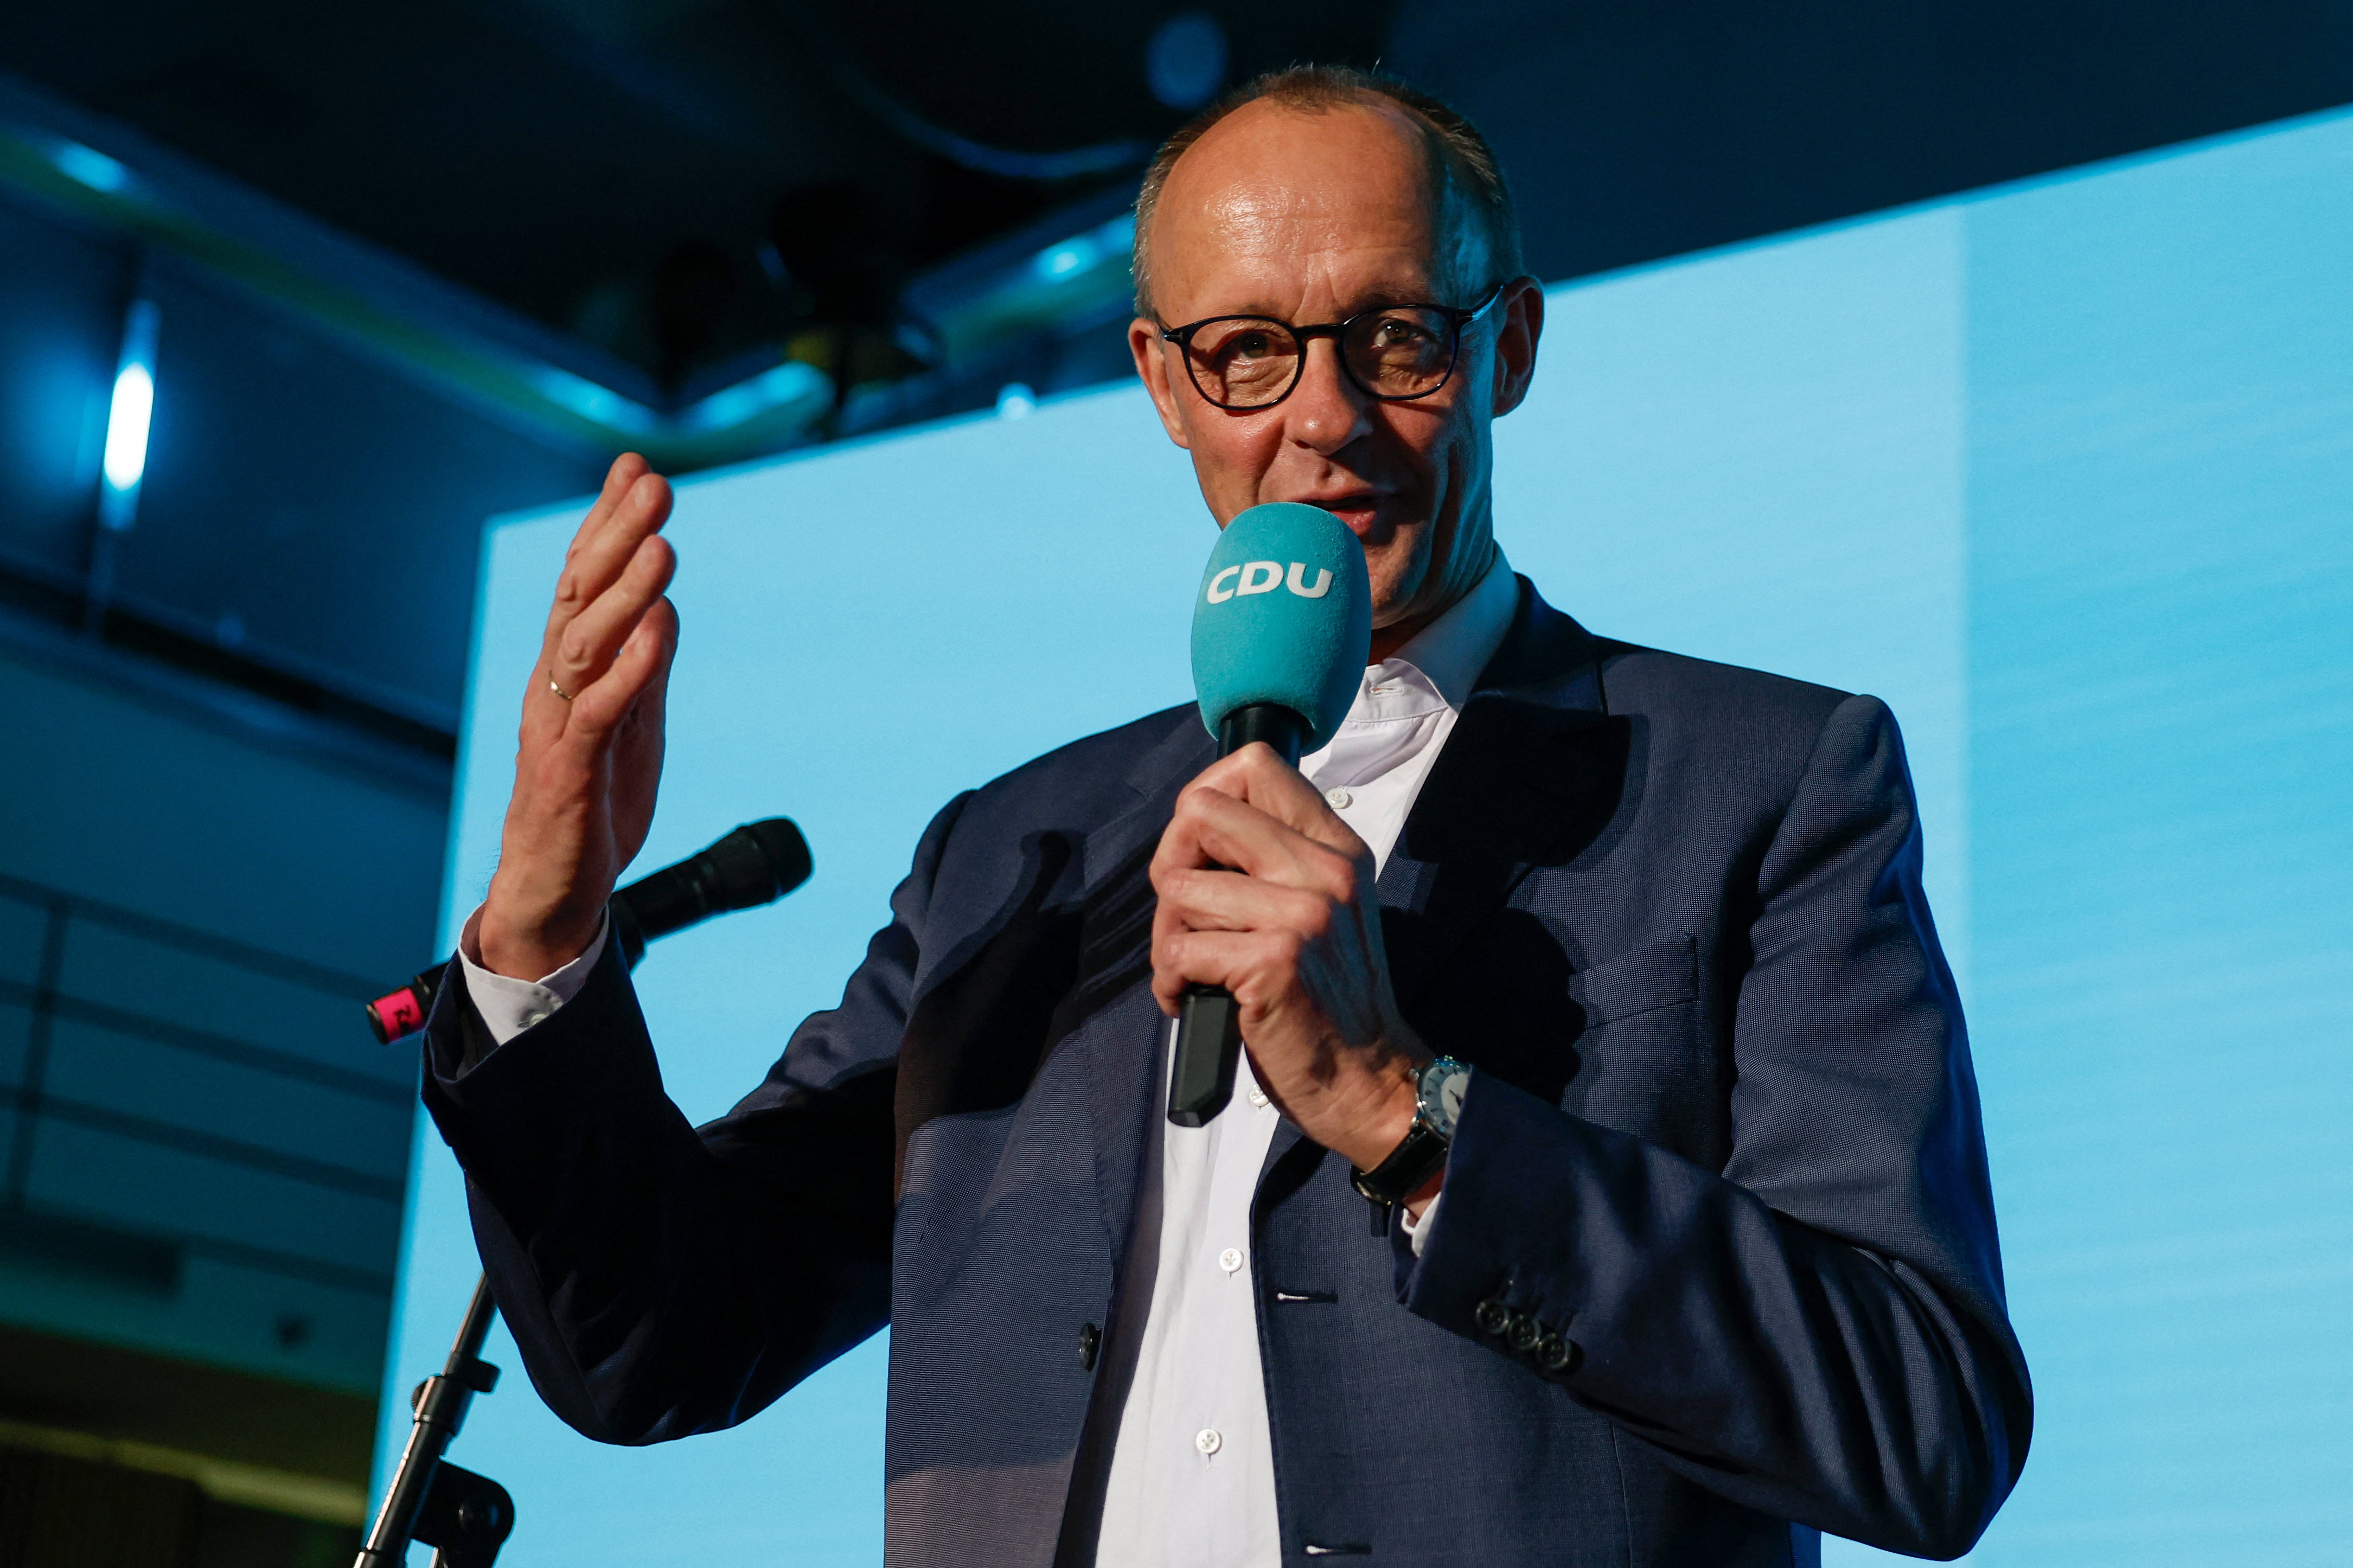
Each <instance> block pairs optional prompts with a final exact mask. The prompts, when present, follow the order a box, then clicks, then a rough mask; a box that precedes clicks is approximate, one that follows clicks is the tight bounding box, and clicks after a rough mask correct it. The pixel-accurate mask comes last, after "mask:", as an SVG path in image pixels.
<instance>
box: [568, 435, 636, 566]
mask: <svg viewBox="0 0 2353 1568" xmlns="http://www.w3.org/2000/svg"><path fill="white" fill-rule="evenodd" d="M645 471H646V460H645V459H644V458H641V457H639V456H638V454H637V453H635V452H624V453H622V454H621V455H620V456H619V457H617V458H614V459H613V466H612V467H611V468H607V469H606V470H605V483H604V486H603V488H602V489H599V490H598V491H597V492H596V501H595V502H594V503H593V504H591V505H590V507H589V508H588V515H587V516H586V517H585V518H583V519H581V521H580V526H579V527H578V528H577V529H575V530H574V531H573V534H572V542H571V543H570V544H569V545H567V546H565V552H564V558H565V560H566V561H569V560H571V559H572V558H573V557H574V556H575V555H577V554H579V553H580V547H581V545H582V544H583V543H584V542H586V541H587V540H588V539H590V538H591V537H593V536H594V535H595V534H596V533H597V532H598V531H601V530H602V529H603V528H604V526H605V522H606V520H607V518H609V517H611V516H612V513H613V509H614V508H615V507H617V506H618V505H620V503H621V498H622V497H623V496H625V495H627V494H628V492H629V487H630V486H631V485H633V484H635V483H637V482H638V475H639V474H642V473H644V472H645Z"/></svg>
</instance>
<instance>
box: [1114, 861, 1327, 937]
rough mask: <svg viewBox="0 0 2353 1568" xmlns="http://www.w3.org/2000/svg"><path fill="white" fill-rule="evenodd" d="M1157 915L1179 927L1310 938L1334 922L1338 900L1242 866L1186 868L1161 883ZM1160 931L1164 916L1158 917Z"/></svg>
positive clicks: (1171, 928)
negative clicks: (1250, 874) (1284, 933)
mask: <svg viewBox="0 0 2353 1568" xmlns="http://www.w3.org/2000/svg"><path fill="white" fill-rule="evenodd" d="M1156 891H1157V892H1158V893H1159V895H1160V897H1159V903H1158V906H1157V908H1156V909H1155V911H1154V912H1155V916H1156V915H1158V914H1161V913H1166V915H1167V917H1168V924H1167V927H1166V929H1167V930H1168V931H1172V932H1173V931H1291V932H1293V933H1294V934H1296V935H1299V936H1302V937H1304V938H1306V939H1307V940H1308V941H1310V942H1314V941H1316V940H1319V939H1321V938H1322V937H1323V936H1324V934H1325V933H1326V932H1327V931H1330V930H1331V928H1332V923H1333V911H1334V900H1332V899H1331V898H1329V897H1327V896H1326V895H1324V894H1322V893H1318V892H1311V891H1309V890H1308V889H1304V888H1292V887H1285V886H1283V885H1282V883H1280V882H1272V881H1269V880H1267V879H1265V878H1263V877H1245V876H1243V875H1242V874H1241V873H1240V872H1239V871H1218V870H1184V871H1178V872H1176V873H1174V874H1173V875H1172V876H1170V877H1169V879H1167V880H1166V882H1164V883H1162V884H1160V885H1159V887H1158V888H1157V889H1156ZM1154 925H1155V933H1156V932H1157V931H1158V930H1159V929H1160V922H1159V921H1157V920H1156V919H1155V921H1154Z"/></svg>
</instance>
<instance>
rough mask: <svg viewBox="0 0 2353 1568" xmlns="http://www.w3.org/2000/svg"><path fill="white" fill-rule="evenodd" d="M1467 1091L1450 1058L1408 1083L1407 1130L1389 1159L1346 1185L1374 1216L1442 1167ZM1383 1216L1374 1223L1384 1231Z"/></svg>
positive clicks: (1463, 1071) (1463, 1073)
mask: <svg viewBox="0 0 2353 1568" xmlns="http://www.w3.org/2000/svg"><path fill="white" fill-rule="evenodd" d="M1470 1087H1471V1068H1469V1067H1468V1066H1467V1065H1465V1064H1464V1063H1461V1062H1459V1061H1456V1060H1455V1059H1454V1058H1452V1057H1440V1058H1438V1059H1437V1060H1436V1061H1434V1062H1431V1063H1430V1065H1429V1066H1427V1067H1425V1068H1422V1069H1421V1071H1420V1073H1419V1074H1418V1075H1417V1076H1416V1078H1415V1080H1414V1115H1413V1126H1412V1127H1411V1128H1410V1129H1409V1130H1408V1131H1407V1132H1406V1135H1405V1141H1404V1142H1401V1143H1399V1144H1398V1146H1397V1147H1396V1148H1395V1149H1393V1150H1391V1151H1389V1157H1388V1159H1386V1160H1383V1161H1382V1162H1381V1163H1379V1164H1377V1165H1376V1166H1374V1167H1373V1168H1372V1169H1371V1170H1369V1171H1357V1170H1353V1169H1352V1170H1351V1172H1350V1173H1349V1180H1350V1182H1351V1183H1353V1184H1355V1186H1356V1191H1357V1192H1359V1193H1361V1194H1364V1196H1365V1198H1366V1201H1367V1202H1369V1203H1370V1204H1371V1205H1373V1207H1374V1208H1375V1210H1376V1211H1386V1210H1388V1209H1389V1208H1390V1207H1392V1206H1394V1205H1398V1204H1401V1203H1403V1202H1405V1200H1406V1199H1407V1198H1409V1197H1410V1196H1412V1195H1413V1193H1414V1190H1415V1189H1416V1188H1418V1187H1419V1186H1420V1185H1421V1184H1422V1183H1424V1182H1426V1181H1428V1180H1430V1177H1431V1176H1433V1175H1435V1174H1436V1173H1437V1172H1438V1168H1439V1167H1440V1165H1443V1164H1445V1163H1446V1152H1447V1151H1448V1150H1449V1149H1451V1148H1452V1147H1453V1146H1454V1124H1455V1123H1456V1122H1457V1121H1461V1117H1462V1095H1463V1091H1464V1090H1466V1089H1469V1088H1470ZM1386 1222H1387V1215H1386V1214H1385V1213H1380V1214H1377V1215H1376V1223H1378V1224H1383V1225H1386Z"/></svg>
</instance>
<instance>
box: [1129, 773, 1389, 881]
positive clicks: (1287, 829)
mask: <svg viewBox="0 0 2353 1568" xmlns="http://www.w3.org/2000/svg"><path fill="white" fill-rule="evenodd" d="M1335 821H1336V819H1335ZM1337 826H1338V829H1339V831H1338V832H1337V834H1335V835H1334V838H1335V840H1336V841H1335V842H1327V841H1325V840H1324V839H1322V838H1318V837H1311V836H1310V835H1308V834H1306V833H1303V832H1302V831H1300V830H1299V829H1298V828H1296V827H1293V826H1291V825H1290V824H1289V823H1286V822H1283V821H1282V820H1280V819H1278V818H1276V817H1274V816H1270V815H1268V814H1267V813H1266V812H1265V811H1263V810H1261V809H1260V807H1259V806H1258V805H1255V804H1254V803H1252V802H1250V801H1245V800H1241V799H1239V798H1237V797H1235V796H1233V795H1227V794H1225V793H1224V792H1223V791H1220V790H1218V789H1214V788H1208V787H1204V786H1200V785H1188V786H1187V789H1186V791H1185V793H1184V794H1183V795H1180V796H1178V797H1177V801H1176V815H1175V816H1173V817H1172V818H1171V819H1170V822H1169V829H1170V831H1169V832H1168V833H1167V834H1166V835H1163V840H1162V841H1163V847H1164V848H1166V849H1168V850H1170V855H1169V859H1168V861H1167V863H1166V867H1165V868H1166V869H1167V870H1171V871H1173V870H1176V869H1177V868H1184V867H1190V866H1224V867H1230V868H1232V869H1234V870H1237V871H1242V872H1247V873H1248V874H1249V875H1250V876H1253V877H1265V878H1268V879H1272V880H1274V881H1277V882H1282V883H1284V884H1286V885H1288V886H1291V887H1297V888H1308V889H1314V890H1317V891H1321V892H1324V893H1326V894H1328V895H1330V896H1332V897H1335V898H1338V897H1345V896H1346V895H1347V894H1348V893H1350V892H1352V891H1354V889H1355V888H1356V866H1357V862H1358V860H1359V859H1360V858H1362V857H1363V856H1364V855H1365V854H1366V850H1365V846H1364V841H1363V840H1361V839H1359V838H1358V837H1356V834H1355V833H1354V832H1352V831H1351V830H1350V829H1349V827H1348V825H1347V824H1346V823H1345V822H1342V823H1338V824H1337ZM1172 838H1173V839H1174V840H1175V843H1174V844H1173V845H1172V844H1170V843H1169V840H1170V839H1172ZM1154 860H1155V872H1156V871H1158V870H1161V869H1163V865H1162V863H1161V859H1160V857H1159V856H1157V855H1155V857H1154Z"/></svg>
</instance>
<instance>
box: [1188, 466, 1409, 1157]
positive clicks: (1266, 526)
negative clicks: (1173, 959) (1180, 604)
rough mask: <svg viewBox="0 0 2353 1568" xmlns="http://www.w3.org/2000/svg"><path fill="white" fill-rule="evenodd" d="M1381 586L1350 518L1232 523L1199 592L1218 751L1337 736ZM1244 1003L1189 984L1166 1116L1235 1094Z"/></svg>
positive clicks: (1202, 684)
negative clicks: (1369, 570) (1368, 569)
mask: <svg viewBox="0 0 2353 1568" xmlns="http://www.w3.org/2000/svg"><path fill="white" fill-rule="evenodd" d="M1372 643H1373V590H1372V584H1371V582H1370V580H1369V579H1367V578H1366V575H1365V550H1364V546H1363V545H1361V544H1359V543H1357V542H1356V535H1355V534H1354V533H1352V532H1350V531H1349V530H1348V527H1347V525H1346V524H1345V523H1343V522H1341V521H1339V520H1338V519H1337V518H1335V517H1334V516H1333V515H1332V514H1331V513H1330V512H1328V511H1325V510H1323V509H1322V508H1321V507H1313V506H1302V505H1300V504H1299V503H1297V502H1295V501H1271V502H1269V503H1268V504H1267V505H1265V506H1254V507H1252V508H1250V510H1248V511H1245V512H1242V513H1241V514H1240V515H1239V516H1237V517H1236V518H1235V519H1234V520H1233V521H1231V522H1229V523H1228V524H1226V527H1225V531H1223V532H1221V533H1219V535H1218V543H1217V548H1216V549H1214V550H1212V551H1210V552H1209V564H1208V570H1206V571H1204V572H1203V573H1202V574H1201V587H1200V591H1199V594H1198V596H1197V597H1196V598H1195V599H1194V601H1193V686H1194V689H1195V690H1196V691H1198V693H1199V694H1200V700H1201V722H1202V723H1203V724H1205V725H1207V726H1208V731H1209V733H1211V734H1212V735H1215V736H1216V737H1217V738H1218V755H1219V756H1221V757H1224V756H1230V755H1232V754H1233V753H1234V752H1239V751H1240V750H1241V749H1242V748H1243V747H1244V746H1247V745H1249V744H1250V743H1251V742H1254V741H1263V742H1266V743H1267V744H1268V745H1270V746H1271V747H1273V748H1274V751H1275V754H1276V755H1277V756H1279V757H1281V758H1282V760H1283V761H1284V762H1286V763H1291V764H1292V765H1293V766H1294V767H1296V766H1297V765H1298V763H1299V759H1300V758H1301V757H1302V756H1303V755H1305V754H1306V753H1307V752H1313V751H1315V750H1317V749H1318V748H1319V747H1322V746H1324V744H1326V743H1327V742H1330V740H1331V739H1332V737H1333V735H1334V734H1335V733H1336V732H1337V731H1339V728H1340V721H1341V720H1343V719H1345V718H1346V717H1347V714H1348V707H1349V704H1351V703H1353V702H1354V701H1355V700H1356V689H1357V688H1358V687H1359V686H1360V685H1362V684H1363V682H1364V679H1365V661H1366V658H1369V657H1370V656H1371V653H1372ZM1241 1050H1242V1031H1241V1009H1240V1007H1239V1006H1238V1005H1236V1004H1235V1002H1234V999H1233V996H1232V995H1231V994H1229V993H1228V992H1227V991H1226V990H1225V989H1224V988H1223V987H1221V986H1215V985H1195V986H1191V987H1189V988H1187V991H1186V993H1185V999H1184V1001H1183V1002H1181V1003H1180V1004H1178V1007H1177V1014H1176V1062H1175V1065H1174V1066H1173V1067H1172V1068H1170V1070H1169V1076H1168V1120H1169V1121H1173V1122H1175V1123H1176V1125H1177V1126H1179V1127H1202V1126H1206V1125H1208V1121H1210V1119H1211V1118H1213V1117H1215V1116H1216V1115H1217V1114H1218V1112H1219V1111H1220V1110H1224V1109H1225V1108H1226V1102H1227V1101H1228V1100H1231V1099H1232V1098H1233V1093H1234V1068H1235V1065H1236V1064H1237V1063H1238V1062H1240V1059H1241Z"/></svg>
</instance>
